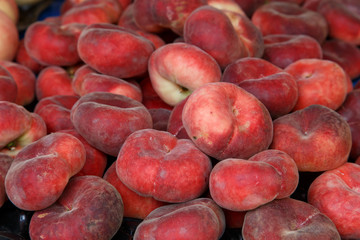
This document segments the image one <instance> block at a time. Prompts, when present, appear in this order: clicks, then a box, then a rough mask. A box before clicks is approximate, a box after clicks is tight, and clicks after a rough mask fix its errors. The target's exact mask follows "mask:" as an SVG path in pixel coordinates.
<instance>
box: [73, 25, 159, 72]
mask: <svg viewBox="0 0 360 240" xmlns="http://www.w3.org/2000/svg"><path fill="white" fill-rule="evenodd" d="M153 51H154V46H153V44H152V43H151V41H149V40H147V39H146V38H144V37H142V36H140V35H139V34H137V33H136V32H134V31H132V30H129V29H125V28H122V27H120V26H117V25H114V24H106V23H103V24H91V25H89V26H87V27H86V28H85V29H84V30H83V32H82V34H81V35H80V38H79V42H78V52H79V55H80V58H81V59H82V60H83V61H84V62H85V63H86V64H88V65H89V66H90V67H92V68H93V69H95V70H96V71H98V72H100V73H103V74H106V75H110V76H114V77H118V78H130V77H137V76H140V75H142V74H144V73H146V72H147V63H148V59H149V57H150V54H151V53H152V52H153ZM114 52H117V54H114Z"/></svg>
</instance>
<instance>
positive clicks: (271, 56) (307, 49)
mask: <svg viewBox="0 0 360 240" xmlns="http://www.w3.org/2000/svg"><path fill="white" fill-rule="evenodd" d="M264 44H265V49H264V54H263V56H262V58H263V59H265V60H267V61H269V62H271V63H272V64H274V65H276V66H278V67H280V68H283V69H284V68H286V67H287V66H288V65H289V64H291V63H293V62H295V61H297V60H299V59H304V58H317V59H322V58H323V51H322V48H321V45H320V43H319V42H318V41H316V39H314V38H312V37H310V36H308V35H304V34H297V35H293V34H270V35H266V36H264Z"/></svg>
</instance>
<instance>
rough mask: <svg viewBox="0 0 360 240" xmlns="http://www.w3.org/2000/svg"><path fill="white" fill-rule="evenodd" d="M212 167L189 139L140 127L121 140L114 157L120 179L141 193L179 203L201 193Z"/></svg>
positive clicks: (206, 184) (207, 158)
mask: <svg viewBox="0 0 360 240" xmlns="http://www.w3.org/2000/svg"><path fill="white" fill-rule="evenodd" d="M211 168H212V164H211V161H210V159H209V157H208V156H206V155H205V154H204V153H203V152H201V151H200V150H199V149H198V148H197V147H196V146H195V145H194V144H193V143H192V141H191V140H188V139H177V138H176V137H175V136H173V135H172V134H170V133H168V132H166V131H159V130H155V129H143V130H138V131H135V132H134V133H132V134H131V135H130V136H129V137H128V138H127V139H126V140H125V142H124V144H123V146H122V148H121V149H120V152H119V155H118V157H117V160H116V172H117V174H118V177H119V178H120V180H121V181H122V182H123V183H124V184H125V185H126V186H127V187H128V188H130V189H131V190H133V191H134V192H136V193H138V194H139V195H141V196H146V197H150V196H151V197H153V198H155V199H156V200H159V201H163V202H170V203H180V202H185V201H189V200H192V199H195V198H197V197H200V196H201V195H202V194H203V193H204V192H205V190H206V188H207V186H208V179H209V174H210V171H211Z"/></svg>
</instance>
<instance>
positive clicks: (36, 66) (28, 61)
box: [15, 38, 44, 74]
mask: <svg viewBox="0 0 360 240" xmlns="http://www.w3.org/2000/svg"><path fill="white" fill-rule="evenodd" d="M15 62H17V63H19V64H21V65H23V66H25V67H27V68H29V69H30V70H31V71H32V72H33V73H35V74H38V73H39V72H40V71H41V69H43V68H44V66H43V65H41V64H40V63H38V62H37V61H36V60H34V59H33V58H31V57H30V56H29V54H28V52H27V51H26V48H25V44H24V38H23V39H21V40H20V42H19V47H18V50H17V52H16V56H15Z"/></svg>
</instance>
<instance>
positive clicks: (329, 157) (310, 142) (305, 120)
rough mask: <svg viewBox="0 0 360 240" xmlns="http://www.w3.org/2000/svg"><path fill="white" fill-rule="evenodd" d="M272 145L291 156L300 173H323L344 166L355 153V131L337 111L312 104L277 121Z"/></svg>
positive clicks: (275, 121) (273, 147) (274, 123)
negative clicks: (352, 149) (351, 154)
mask: <svg viewBox="0 0 360 240" xmlns="http://www.w3.org/2000/svg"><path fill="white" fill-rule="evenodd" d="M273 125H274V136H273V141H272V144H271V146H270V148H272V149H278V150H281V151H284V152H286V153H287V154H289V155H290V156H291V157H292V158H293V159H294V160H295V162H296V164H297V166H298V169H299V171H306V172H320V171H326V170H330V169H334V168H337V167H339V166H341V165H342V164H344V163H345V162H346V161H347V160H348V157H349V154H350V150H351V130H350V127H349V124H348V123H347V122H346V120H345V119H344V118H343V117H342V116H341V115H340V114H338V113H337V112H336V111H334V110H332V109H330V108H328V107H325V106H323V105H311V106H309V107H306V108H304V109H301V110H297V111H295V112H292V113H289V114H287V115H284V116H282V117H279V118H277V119H275V120H274V122H273Z"/></svg>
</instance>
